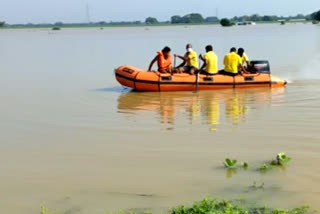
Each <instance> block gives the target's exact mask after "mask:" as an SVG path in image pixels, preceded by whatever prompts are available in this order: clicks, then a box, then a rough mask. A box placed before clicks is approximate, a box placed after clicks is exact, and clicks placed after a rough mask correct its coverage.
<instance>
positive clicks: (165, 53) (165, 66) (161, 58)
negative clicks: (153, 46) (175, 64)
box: [148, 47, 172, 73]
mask: <svg viewBox="0 0 320 214" xmlns="http://www.w3.org/2000/svg"><path fill="white" fill-rule="evenodd" d="M170 53H171V49H170V48H169V47H165V48H163V49H162V51H158V52H157V56H156V57H155V58H154V59H153V60H152V61H151V63H150V66H149V69H148V71H151V69H152V66H153V64H154V63H155V62H158V71H159V72H160V73H171V71H172V59H171V58H172V57H171V54H170Z"/></svg>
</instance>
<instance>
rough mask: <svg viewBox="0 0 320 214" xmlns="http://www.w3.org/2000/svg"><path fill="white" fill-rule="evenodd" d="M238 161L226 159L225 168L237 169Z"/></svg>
mask: <svg viewBox="0 0 320 214" xmlns="http://www.w3.org/2000/svg"><path fill="white" fill-rule="evenodd" d="M237 163H238V161H237V160H231V159H230V158H226V159H225V161H224V162H223V164H224V166H225V167H226V168H228V169H235V168H236V167H237Z"/></svg>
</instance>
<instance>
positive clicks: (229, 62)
mask: <svg viewBox="0 0 320 214" xmlns="http://www.w3.org/2000/svg"><path fill="white" fill-rule="evenodd" d="M236 52H237V49H236V48H231V50H230V53H229V54H227V55H226V56H225V57H224V60H223V64H224V70H223V71H222V72H220V73H221V74H224V75H230V76H236V75H238V73H239V68H241V70H243V71H244V68H243V66H242V59H241V57H240V56H239V55H238V54H237V53H236ZM240 73H241V71H240Z"/></svg>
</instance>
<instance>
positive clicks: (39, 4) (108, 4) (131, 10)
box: [0, 0, 320, 24]
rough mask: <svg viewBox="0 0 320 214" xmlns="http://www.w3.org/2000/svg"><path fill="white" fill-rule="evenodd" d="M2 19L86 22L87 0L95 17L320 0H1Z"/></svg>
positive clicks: (300, 5) (274, 7) (278, 10)
mask: <svg viewBox="0 0 320 214" xmlns="http://www.w3.org/2000/svg"><path fill="white" fill-rule="evenodd" d="M0 3H1V4H0V5H1V7H0V20H4V21H6V22H7V23H10V24H14V23H29V22H32V23H48V22H50V23H51V22H57V21H63V22H85V21H86V20H87V18H86V17H87V15H86V4H88V5H89V11H90V19H91V21H107V22H108V21H120V20H144V19H145V18H146V17H148V16H154V17H156V18H158V19H159V20H169V19H170V17H171V16H172V15H185V14H187V13H192V12H198V13H201V14H203V15H204V16H214V15H216V11H217V8H218V15H219V18H223V17H233V16H239V15H245V14H253V13H259V14H263V15H264V14H267V15H284V16H286V15H296V14H297V13H303V14H308V13H311V12H314V11H316V10H319V9H320V0H304V1H302V0H241V1H239V0H192V1H191V0H157V1H155V0H0Z"/></svg>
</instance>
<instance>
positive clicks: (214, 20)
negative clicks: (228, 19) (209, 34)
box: [205, 16, 219, 23]
mask: <svg viewBox="0 0 320 214" xmlns="http://www.w3.org/2000/svg"><path fill="white" fill-rule="evenodd" d="M205 22H207V23H215V22H219V19H218V17H215V16H209V17H207V18H206V19H205Z"/></svg>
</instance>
